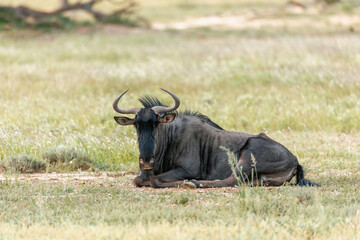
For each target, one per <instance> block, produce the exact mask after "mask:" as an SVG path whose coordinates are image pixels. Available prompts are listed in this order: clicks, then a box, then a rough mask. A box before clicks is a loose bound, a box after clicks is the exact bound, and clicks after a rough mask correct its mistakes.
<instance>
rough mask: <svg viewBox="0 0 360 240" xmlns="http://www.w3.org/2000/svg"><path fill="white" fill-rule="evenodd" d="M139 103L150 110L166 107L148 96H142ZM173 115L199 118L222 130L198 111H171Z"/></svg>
mask: <svg viewBox="0 0 360 240" xmlns="http://www.w3.org/2000/svg"><path fill="white" fill-rule="evenodd" d="M138 100H139V101H140V103H141V104H142V105H143V106H144V107H145V108H151V107H155V106H164V107H168V106H167V105H165V104H163V103H162V102H160V100H159V99H157V98H156V97H152V96H149V95H145V96H142V97H141V98H139V99H138ZM173 113H175V114H176V115H177V116H194V117H197V118H199V119H200V120H201V121H203V122H205V123H207V124H209V125H211V126H213V127H215V128H217V129H221V130H223V128H222V127H220V126H219V125H217V124H216V123H214V122H213V121H211V119H210V118H208V117H207V116H206V115H203V114H201V113H199V112H198V111H191V110H185V111H181V112H179V111H173Z"/></svg>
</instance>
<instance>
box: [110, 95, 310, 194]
mask: <svg viewBox="0 0 360 240" xmlns="http://www.w3.org/2000/svg"><path fill="white" fill-rule="evenodd" d="M140 101H141V102H142V103H143V105H144V107H145V108H143V109H142V110H146V109H149V108H152V107H154V106H164V105H163V104H161V103H160V102H159V101H158V100H157V99H153V98H151V97H144V98H142V99H140ZM142 112H143V111H140V112H139V113H138V114H142ZM166 115H167V113H161V114H159V116H157V118H161V117H164V116H166ZM138 118H139V117H135V122H136V119H138ZM117 121H118V120H117ZM141 124H143V123H141ZM123 125H124V124H123ZM135 127H136V128H137V130H138V136H139V139H138V140H139V145H141V146H139V149H140V155H141V154H142V149H143V148H146V147H148V146H144V141H143V140H141V138H142V137H143V136H142V135H141V133H140V135H139V126H136V123H135ZM151 137H152V138H153V140H154V146H153V149H154V151H153V155H152V156H149V157H148V159H153V161H154V163H153V164H152V168H151V169H150V170H144V168H143V167H142V164H141V162H140V175H139V176H138V177H136V178H135V179H134V183H135V185H136V186H139V187H141V186H152V187H179V186H188V187H232V186H235V185H237V184H238V182H237V180H236V178H235V177H234V174H233V173H232V170H231V167H230V164H229V160H228V155H227V153H226V151H225V150H224V149H223V148H226V149H228V150H229V151H231V152H232V153H234V154H235V156H236V158H237V159H238V162H237V165H236V167H235V169H236V172H237V174H238V175H241V176H242V177H243V181H244V182H248V181H249V180H251V184H255V185H259V184H264V185H266V186H279V185H282V184H284V183H285V182H287V181H290V180H291V179H292V178H293V177H294V176H295V175H296V177H297V180H296V183H297V184H298V185H299V186H305V185H306V186H312V185H313V183H311V182H310V181H308V180H306V179H304V174H303V170H302V167H301V166H300V165H299V163H298V160H297V158H296V157H295V156H294V155H293V154H292V153H291V152H290V151H289V150H288V149H286V148H285V147H284V146H283V145H281V144H279V143H278V142H276V141H274V140H272V139H270V138H269V137H267V136H266V135H265V134H263V133H262V134H259V135H251V134H247V133H241V132H230V131H226V130H223V129H222V128H221V127H219V126H218V125H217V124H215V123H213V122H212V121H211V120H210V119H209V118H207V117H206V116H204V115H201V114H198V113H190V112H184V113H177V114H176V118H175V119H174V120H173V121H172V122H166V121H165V123H163V124H155V125H154V129H153V133H152V136H151ZM251 155H253V156H254V158H255V160H256V166H255V167H254V163H253V161H252V159H251ZM144 159H145V157H144ZM140 160H142V157H140ZM255 171H256V172H255ZM254 176H256V177H255V179H254Z"/></svg>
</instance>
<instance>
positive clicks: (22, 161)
mask: <svg viewBox="0 0 360 240" xmlns="http://www.w3.org/2000/svg"><path fill="white" fill-rule="evenodd" d="M46 168H47V163H46V162H45V161H44V160H42V159H39V158H36V157H34V156H31V155H28V154H18V155H15V156H11V157H9V158H7V159H5V160H3V161H1V162H0V170H3V171H9V172H19V173H36V172H44V171H46Z"/></svg>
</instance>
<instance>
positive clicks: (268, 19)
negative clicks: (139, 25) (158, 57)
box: [152, 13, 360, 30]
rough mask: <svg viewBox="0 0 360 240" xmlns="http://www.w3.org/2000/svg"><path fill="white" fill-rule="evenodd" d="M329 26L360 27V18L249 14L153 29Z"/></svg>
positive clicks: (210, 18)
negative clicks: (281, 16)
mask: <svg viewBox="0 0 360 240" xmlns="http://www.w3.org/2000/svg"><path fill="white" fill-rule="evenodd" d="M329 25H335V26H343V27H354V26H358V25H360V16H351V15H332V16H324V17H323V18H321V19H313V18H311V17H306V16H298V17H296V18H280V17H279V18H278V17H276V16H275V17H274V16H263V17H261V16H257V15H255V14H253V13H247V14H244V15H238V16H207V17H199V18H188V19H185V20H183V21H178V22H170V23H161V22H154V23H153V24H152V28H153V29H155V30H166V29H176V30H186V29H191V28H200V27H218V28H222V29H223V28H225V29H238V30H242V29H261V28H266V27H288V28H297V27H301V26H312V27H316V28H322V27H326V26H329Z"/></svg>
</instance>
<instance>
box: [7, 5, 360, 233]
mask: <svg viewBox="0 0 360 240" xmlns="http://www.w3.org/2000/svg"><path fill="white" fill-rule="evenodd" d="M3 2H4V3H5V2H6V1H3ZM7 2H9V1H7ZM43 2H46V4H49V2H51V1H43ZM139 3H140V6H139V13H140V14H142V15H143V16H145V17H146V18H148V19H149V20H150V21H153V22H157V23H158V24H164V25H166V24H167V23H169V22H171V21H175V20H176V21H182V20H185V19H189V18H194V19H195V18H199V17H207V16H210V15H211V16H212V15H214V14H217V11H220V10H221V11H222V12H225V13H227V14H229V15H231V14H233V15H236V14H245V13H246V14H248V12H249V9H254V8H256V9H257V11H259V9H260V10H263V12H264V13H269V12H271V11H275V12H276V11H280V10H281V14H268V16H267V17H266V18H265V20H268V21H270V22H271V21H274V20H276V23H279V22H280V23H281V22H283V21H285V22H286V21H288V23H289V24H290V25H277V24H271V26H267V25H266V26H261V22H258V24H260V25H256V27H254V26H253V25H251V24H248V25H246V24H245V25H246V26H248V27H246V28H241V29H237V28H234V27H226V26H225V27H224V26H221V24H220V25H217V26H215V27H213V26H206V27H203V26H202V27H193V28H188V29H181V30H178V29H167V30H166V29H165V30H164V29H162V30H152V29H141V28H140V29H139V28H125V27H115V26H102V27H95V28H93V27H87V28H86V29H72V30H67V31H51V32H46V33H43V32H41V31H40V32H39V31H32V30H7V31H3V32H0V109H1V110H0V163H1V164H0V166H2V168H1V167H0V168H1V170H2V173H1V175H0V239H360V191H359V189H360V156H359V151H360V97H359V94H360V80H359V76H360V38H359V33H358V32H357V30H356V29H357V28H358V30H359V31H360V26H359V25H356V24H355V25H354V26H355V27H354V28H355V31H354V29H353V26H352V28H351V31H349V27H348V26H343V25H334V24H331V22H329V21H328V19H330V18H331V17H332V16H349V15H350V16H352V15H356V14H358V13H356V12H355V13H352V12H350V13H349V12H344V11H345V10H344V9H342V8H339V9H338V8H335V9H334V8H331V9H329V10H324V12H321V14H320V13H319V14H313V13H311V14H310V13H307V12H303V13H297V14H296V15H294V14H293V13H283V11H284V9H283V8H282V7H281V6H282V4H283V2H282V1H240V3H239V1H207V0H202V1H200V0H199V1H185V2H183V1H160V0H159V1H140V2H139ZM33 4H38V5H39V6H41V4H42V1H33ZM44 4H45V3H44ZM46 4H45V5H46ZM48 7H49V8H51V5H49V6H48ZM219 9H220V10H219ZM279 9H280V10H279ZM304 19H306V21H304ZM254 21H255V20H254ZM296 21H298V22H299V24H292V23H294V22H296ZM265 22H266V21H265ZM322 23H323V25H322ZM127 88H130V91H129V92H128V93H127V94H126V95H125V96H124V97H123V99H122V101H121V107H124V108H127V107H134V106H140V103H139V102H138V101H137V98H139V97H141V96H142V95H144V94H149V95H153V96H156V97H158V98H159V99H160V100H162V101H163V102H165V103H167V104H172V100H171V98H170V97H169V96H168V95H167V94H165V93H164V92H162V91H161V90H160V88H165V89H168V90H170V91H172V92H174V93H175V94H176V95H177V96H178V97H179V98H180V100H181V106H180V110H185V109H191V110H196V111H199V112H201V113H202V114H205V115H207V116H208V117H209V118H210V119H212V120H213V121H214V122H216V123H217V124H219V125H220V126H222V127H223V128H224V129H226V130H229V131H241V132H248V133H253V134H257V133H260V132H265V133H266V134H268V135H269V136H270V137H271V138H273V139H275V140H277V141H279V142H280V143H282V144H283V145H285V146H286V147H287V148H288V149H289V150H290V151H291V152H293V153H294V155H296V156H297V157H298V159H299V162H300V163H301V165H303V166H304V168H305V171H306V178H307V179H310V180H312V181H314V182H316V183H318V184H321V186H320V187H311V188H307V187H304V188H300V187H296V186H293V185H291V184H286V185H284V186H281V187H246V186H239V187H238V188H224V189H151V188H135V187H134V186H133V185H132V184H131V180H132V179H133V178H134V177H135V173H134V172H136V171H137V168H138V149H137V142H136V139H137V137H136V133H135V129H134V128H133V127H121V126H119V125H117V124H116V123H115V121H114V119H113V116H115V115H116V114H115V113H114V111H113V109H112V102H113V100H114V99H115V98H116V97H117V96H118V94H119V93H121V92H122V91H124V90H125V89H127ZM60 155H61V156H62V159H66V158H69V156H75V157H73V158H72V159H74V161H69V162H66V161H65V162H56V161H55V160H56V159H58V158H59V157H58V156H60ZM54 156H55V157H54ZM56 156H57V157H56ZM29 159H30V162H35V163H36V164H38V167H39V169H43V170H42V171H43V172H44V173H42V174H39V173H37V174H31V173H27V174H23V173H20V172H26V167H24V168H22V169H20V170H19V169H11V164H10V163H11V162H14V161H26V160H29ZM52 159H55V160H52ZM49 161H50V162H51V161H53V162H52V165H51V164H49ZM44 163H46V164H47V165H46V164H45V165H42V164H44ZM76 164H78V165H76ZM73 165H75V167H74V166H73ZM9 166H10V167H9ZM79 168H80V169H86V170H87V171H85V172H79V170H78V169H79ZM55 172H56V173H55ZM59 173H61V174H62V175H61V176H62V177H59Z"/></svg>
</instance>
